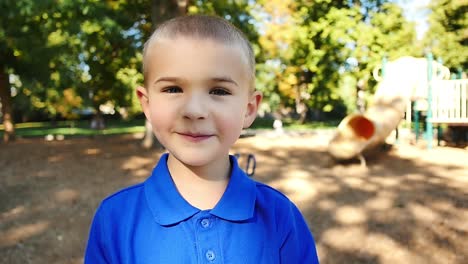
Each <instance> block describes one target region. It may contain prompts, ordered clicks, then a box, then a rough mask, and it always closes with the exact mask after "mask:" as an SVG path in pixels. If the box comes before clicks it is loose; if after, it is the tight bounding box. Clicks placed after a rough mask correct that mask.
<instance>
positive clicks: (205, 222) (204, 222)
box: [201, 218, 210, 228]
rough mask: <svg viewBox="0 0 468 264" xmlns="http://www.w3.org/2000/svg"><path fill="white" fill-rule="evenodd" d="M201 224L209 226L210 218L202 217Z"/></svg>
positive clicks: (205, 226) (204, 226)
mask: <svg viewBox="0 0 468 264" xmlns="http://www.w3.org/2000/svg"><path fill="white" fill-rule="evenodd" d="M201 225H202V226H203V228H208V227H210V220H209V219H206V218H205V219H203V220H201Z"/></svg>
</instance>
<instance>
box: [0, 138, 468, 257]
mask: <svg viewBox="0 0 468 264" xmlns="http://www.w3.org/2000/svg"><path fill="white" fill-rule="evenodd" d="M329 136H330V132H323V131H322V132H310V133H307V134H294V133H290V134H289V135H283V136H278V135H275V134H273V133H262V134H257V135H256V136H253V137H248V138H243V139H240V140H239V141H238V143H237V144H236V145H235V147H234V149H233V152H239V153H242V154H248V153H252V154H255V157H256V160H257V170H256V174H255V176H254V177H255V178H256V179H257V180H259V181H262V182H265V183H267V184H269V185H271V186H273V187H275V188H277V189H279V190H281V191H282V192H284V193H285V194H286V195H287V196H288V197H290V199H292V200H293V201H294V202H295V203H296V204H297V205H298V206H299V208H300V209H301V211H302V212H303V214H304V215H305V217H306V218H307V221H308V223H309V226H310V228H311V230H312V232H313V234H314V236H315V240H316V242H317V249H318V254H319V257H320V260H321V263H424V264H426V263H444V264H445V263H460V264H462V263H468V150H467V149H462V148H448V147H444V148H442V147H436V148H434V149H432V150H426V149H425V148H422V147H417V146H412V145H409V144H404V143H401V144H399V145H398V146H395V147H394V148H393V149H392V150H390V151H389V152H386V153H380V154H375V155H373V157H371V158H369V159H368V160H367V165H368V166H367V168H365V167H361V166H360V164H359V163H348V164H335V163H333V162H332V161H331V160H330V159H329V157H328V155H327V153H326V144H327V140H328V137H329ZM138 137H139V135H125V136H112V137H96V138H75V139H65V140H63V141H52V142H47V141H44V139H39V138H36V139H20V140H18V141H17V142H15V143H12V144H3V143H2V144H0V263H8V264H19V263H51V264H53V263H82V261H83V251H84V248H85V244H86V239H87V235H88V228H89V224H90V222H91V219H92V216H93V214H94V210H95V208H96V207H97V205H98V204H99V202H100V201H101V200H102V199H103V198H104V197H106V196H107V195H109V194H111V193H113V192H115V191H117V190H118V189H120V188H122V187H124V186H128V185H131V184H134V183H137V182H141V181H143V180H144V179H145V178H146V177H147V176H148V175H149V174H150V171H151V169H152V167H153V166H154V164H155V163H156V161H157V159H158V157H159V156H160V155H161V153H162V152H163V151H162V150H143V149H142V148H140V146H139V142H140V140H139V138H138ZM242 159H244V158H243V156H241V159H240V161H241V164H242V163H243V162H242Z"/></svg>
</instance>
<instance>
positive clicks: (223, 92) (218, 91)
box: [210, 88, 231, 96]
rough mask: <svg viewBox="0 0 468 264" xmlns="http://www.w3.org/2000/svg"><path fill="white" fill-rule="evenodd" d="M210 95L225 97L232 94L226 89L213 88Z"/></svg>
mask: <svg viewBox="0 0 468 264" xmlns="http://www.w3.org/2000/svg"><path fill="white" fill-rule="evenodd" d="M210 94H214V95H220V96H224V95H230V94H231V93H230V92H229V91H228V90H226V89H224V88H213V89H211V90H210Z"/></svg>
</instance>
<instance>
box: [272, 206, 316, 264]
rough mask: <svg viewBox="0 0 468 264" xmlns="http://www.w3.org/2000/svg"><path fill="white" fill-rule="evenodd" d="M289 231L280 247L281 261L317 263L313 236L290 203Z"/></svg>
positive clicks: (297, 210) (294, 263) (292, 263)
mask: <svg viewBox="0 0 468 264" xmlns="http://www.w3.org/2000/svg"><path fill="white" fill-rule="evenodd" d="M289 216H290V217H289V219H290V220H289V221H288V222H289V223H287V224H288V225H289V231H288V233H287V234H286V237H285V239H284V241H283V243H282V246H281V249H280V259H281V263H291V264H296V263H297V264H299V263H301V264H302V263H307V264H315V263H317V264H318V263H319V260H318V256H317V250H316V248H315V242H314V238H313V236H312V233H311V232H310V230H309V227H308V226H307V223H306V222H305V220H304V217H303V216H302V214H301V212H300V211H299V209H298V208H297V207H296V206H295V205H294V204H291V208H290V215H289Z"/></svg>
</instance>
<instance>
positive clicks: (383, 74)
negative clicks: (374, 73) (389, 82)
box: [381, 56, 387, 79]
mask: <svg viewBox="0 0 468 264" xmlns="http://www.w3.org/2000/svg"><path fill="white" fill-rule="evenodd" d="M386 67H387V56H383V58H382V73H381V75H382V79H385V71H386V69H385V68H386Z"/></svg>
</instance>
